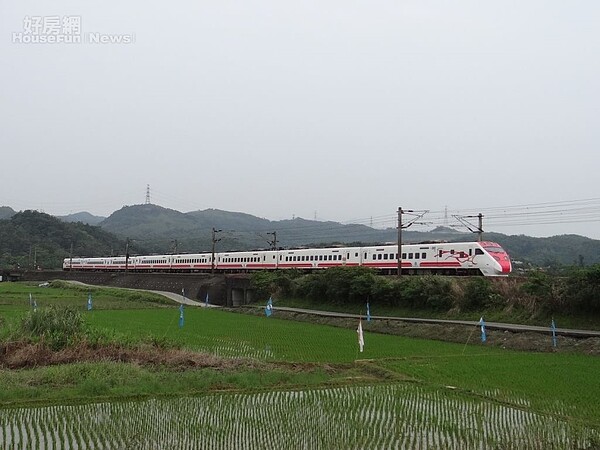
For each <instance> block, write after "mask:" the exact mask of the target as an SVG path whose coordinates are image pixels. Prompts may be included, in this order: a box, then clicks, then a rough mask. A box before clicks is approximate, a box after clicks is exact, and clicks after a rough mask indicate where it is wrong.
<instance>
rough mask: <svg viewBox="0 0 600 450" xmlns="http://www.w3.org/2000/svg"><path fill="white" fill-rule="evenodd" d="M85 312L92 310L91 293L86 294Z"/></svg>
mask: <svg viewBox="0 0 600 450" xmlns="http://www.w3.org/2000/svg"><path fill="white" fill-rule="evenodd" d="M87 310H88V311H91V310H92V293H91V292H90V293H89V294H88V301H87Z"/></svg>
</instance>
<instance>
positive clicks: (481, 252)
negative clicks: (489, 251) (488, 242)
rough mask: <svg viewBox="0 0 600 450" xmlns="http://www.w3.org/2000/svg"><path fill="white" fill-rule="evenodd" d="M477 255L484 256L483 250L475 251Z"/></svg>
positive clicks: (477, 249)
mask: <svg viewBox="0 0 600 450" xmlns="http://www.w3.org/2000/svg"><path fill="white" fill-rule="evenodd" d="M475 254H476V255H483V250H481V249H480V248H476V249H475Z"/></svg>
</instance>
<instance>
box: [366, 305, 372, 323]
mask: <svg viewBox="0 0 600 450" xmlns="http://www.w3.org/2000/svg"><path fill="white" fill-rule="evenodd" d="M370 321H371V308H370V307H369V302H367V322H370Z"/></svg>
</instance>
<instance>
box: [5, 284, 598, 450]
mask: <svg viewBox="0 0 600 450" xmlns="http://www.w3.org/2000/svg"><path fill="white" fill-rule="evenodd" d="M88 290H89V289H87V288H70V287H66V286H61V287H48V288H39V287H37V286H27V285H23V284H15V283H10V284H9V283H2V284H0V327H1V328H0V338H2V339H3V340H5V341H6V340H8V339H10V336H11V334H10V330H11V327H16V326H17V323H18V322H19V320H20V319H19V318H20V317H21V316H23V315H24V314H25V313H26V312H27V311H28V310H30V303H29V293H30V292H31V293H32V297H33V298H34V299H35V300H36V303H37V306H38V308H46V307H49V306H50V305H56V304H63V305H64V304H71V305H76V306H77V307H78V308H80V309H81V311H82V314H84V317H85V321H86V323H87V324H88V325H89V327H91V328H92V329H95V330H102V332H104V333H108V334H112V335H114V337H115V339H116V340H118V341H122V342H126V343H129V344H128V345H137V344H136V342H153V341H154V342H166V343H168V344H169V345H171V344H172V345H175V346H176V347H179V348H182V349H185V350H191V351H194V352H202V353H203V354H207V355H213V356H218V357H220V358H221V359H223V360H225V361H227V360H232V361H238V360H240V359H242V360H250V361H257V362H259V363H260V364H262V365H260V364H259V366H258V367H257V368H252V367H249V368H248V367H244V368H241V369H231V368H225V367H220V368H219V367H216V368H212V369H211V368H209V369H206V368H203V369H197V368H188V369H185V368H176V369H173V368H168V367H150V368H147V367H139V366H137V365H135V364H134V365H132V364H129V363H116V362H110V363H109V362H100V363H98V362H97V363H90V362H81V363H77V364H71V365H68V366H54V367H37V368H28V369H19V370H14V369H13V370H9V369H6V368H0V448H2V449H13V448H14V449H17V448H19V449H20V448H53V449H55V448H280V447H283V446H287V447H289V448H337V449H341V448H415V449H416V448H598V445H600V358H598V357H594V356H588V355H584V354H574V353H573V354H571V353H564V352H559V353H526V352H515V351H508V350H503V349H500V348H497V347H493V348H492V347H486V346H485V345H484V344H481V343H479V342H478V341H477V337H476V336H477V335H475V337H474V339H472V340H471V341H470V342H471V343H472V344H469V345H463V344H452V343H444V342H438V341H427V340H419V339H410V338H405V337H400V336H392V335H383V334H376V333H370V332H369V324H368V323H364V322H363V326H364V328H365V337H364V339H365V349H364V352H362V353H360V352H359V351H358V345H357V333H356V329H354V328H353V329H343V328H336V327H330V326H323V325H316V324H310V323H300V322H292V321H286V320H280V319H278V318H277V311H275V314H274V315H273V316H272V317H270V318H266V317H257V316H250V315H242V314H236V313H231V312H225V311H221V310H219V309H217V308H196V307H186V308H185V310H184V326H183V327H182V328H180V327H179V326H178V320H179V309H178V305H173V304H171V303H168V302H165V301H164V300H163V299H158V298H157V297H154V296H151V295H149V294H145V293H137V292H131V291H118V290H114V289H93V290H91V292H92V295H93V299H94V308H93V310H92V311H87V310H86V309H85V304H86V300H87V296H88ZM357 325H358V324H357ZM473 343H474V344H473ZM269 368H270V369H269ZM103 380H107V381H105V382H102V381H103ZM153 386H154V389H153V388H152V387H153Z"/></svg>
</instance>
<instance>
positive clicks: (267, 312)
mask: <svg viewBox="0 0 600 450" xmlns="http://www.w3.org/2000/svg"><path fill="white" fill-rule="evenodd" d="M271 314H273V300H271V297H269V301H268V302H267V306H266V308H265V315H266V316H267V317H271Z"/></svg>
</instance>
